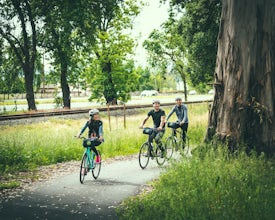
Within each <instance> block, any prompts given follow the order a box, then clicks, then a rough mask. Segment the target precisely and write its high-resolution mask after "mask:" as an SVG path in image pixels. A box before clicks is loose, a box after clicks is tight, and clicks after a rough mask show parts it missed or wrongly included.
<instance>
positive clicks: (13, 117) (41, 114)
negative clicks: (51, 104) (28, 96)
mask: <svg viewBox="0 0 275 220" xmlns="http://www.w3.org/2000/svg"><path fill="white" fill-rule="evenodd" d="M204 102H206V103H211V102H213V100H204V101H190V102H184V103H185V104H196V103H204ZM174 104H175V103H174V102H172V103H161V106H171V105H174ZM149 107H152V104H143V105H140V104H139V105H115V106H104V107H97V108H98V109H99V111H103V112H104V111H114V110H124V109H125V110H126V109H127V110H128V109H136V108H149ZM89 109H90V108H83V109H62V110H52V111H50V110H49V111H43V112H39V111H38V112H28V113H24V114H14V115H0V121H10V120H18V119H28V118H39V117H52V116H61V115H75V114H84V113H87V111H88V110H89Z"/></svg>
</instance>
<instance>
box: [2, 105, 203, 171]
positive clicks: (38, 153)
mask: <svg viewBox="0 0 275 220" xmlns="http://www.w3.org/2000/svg"><path fill="white" fill-rule="evenodd" d="M148 110H149V109H146V110H138V111H137V112H135V114H133V113H132V114H130V115H128V116H127V117H126V129H124V121H123V117H122V116H119V113H121V112H117V113H118V114H113V115H117V116H111V120H110V123H109V120H108V117H107V116H106V113H101V115H102V120H103V123H104V138H105V143H104V144H102V145H101V146H99V149H100V150H101V152H102V153H103V157H104V158H109V157H114V156H117V155H130V154H135V153H137V152H138V150H139V147H140V145H141V144H142V142H144V141H145V140H146V136H145V135H143V134H142V132H141V130H140V129H138V127H139V125H140V123H141V121H142V120H143V119H144V117H145V116H146V114H147V111H148ZM165 110H166V112H168V111H169V110H170V109H169V108H165ZM189 111H190V115H189V117H190V120H191V121H192V124H191V125H190V129H189V136H190V138H191V141H192V144H193V145H197V144H199V143H200V142H201V141H202V139H203V135H204V131H205V127H206V122H207V121H206V120H207V105H206V104H201V105H190V106H189ZM87 119H88V118H82V119H78V120H75V119H66V120H64V119H51V120H49V121H45V122H40V123H35V124H28V125H16V126H2V127H1V133H0V161H1V164H0V174H1V175H5V174H9V173H14V172H18V171H25V170H30V169H35V168H36V167H37V166H42V165H49V164H55V163H58V162H65V161H70V160H80V158H81V155H82V153H83V148H82V142H81V140H80V139H77V138H74V135H76V134H77V133H78V132H79V130H80V129H81V128H82V126H83V124H84V123H85V122H86V120H87ZM172 120H173V118H172ZM147 125H148V126H151V125H152V121H149V122H148V124H147ZM166 133H167V134H166V135H168V132H166Z"/></svg>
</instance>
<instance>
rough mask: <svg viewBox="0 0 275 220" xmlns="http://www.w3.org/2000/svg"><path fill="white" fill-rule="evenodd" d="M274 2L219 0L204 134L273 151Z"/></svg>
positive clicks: (274, 115) (231, 145) (266, 0)
mask: <svg viewBox="0 0 275 220" xmlns="http://www.w3.org/2000/svg"><path fill="white" fill-rule="evenodd" d="M273 2H274V1H273V0H243V1H240V0H224V1H223V6H222V15H221V23H220V32H219V36H218V52H217V60H216V68H215V83H214V88H215V96H214V103H213V105H212V109H211V112H210V116H209V124H208V130H207V135H206V137H207V138H208V139H212V138H213V137H214V136H217V137H218V138H219V139H220V140H222V141H228V144H229V147H233V148H235V147H238V146H239V145H240V144H243V143H244V144H246V146H248V149H252V148H253V149H254V148H255V149H256V150H257V151H258V152H260V151H264V152H267V153H270V154H271V153H274V152H275V112H274V111H275V70H274V59H275V49H274V48H275V47H274V44H275V43H274V41H275V37H274V18H275V14H274V3H273Z"/></svg>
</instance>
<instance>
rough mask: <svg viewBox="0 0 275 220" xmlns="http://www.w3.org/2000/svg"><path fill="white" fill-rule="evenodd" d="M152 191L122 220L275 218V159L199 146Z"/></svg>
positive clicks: (130, 204) (129, 205)
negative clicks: (189, 157) (232, 153)
mask: <svg viewBox="0 0 275 220" xmlns="http://www.w3.org/2000/svg"><path fill="white" fill-rule="evenodd" d="M152 186H153V191H152V192H151V193H143V194H141V195H139V196H136V197H132V198H130V199H128V200H126V201H125V202H124V203H123V205H122V206H121V207H120V208H119V209H118V214H119V219H217V220H218V219H228V220H229V219H242V220H243V219H247V220H250V219H255V220H258V219H270V220H271V219H274V214H275V213H274V212H275V172H274V160H270V159H269V160H267V159H266V158H265V156H264V155H261V156H260V157H257V156H255V155H250V156H247V155H246V154H245V153H240V154H239V155H238V156H237V157H233V156H229V155H228V154H226V152H225V151H224V150H223V148H222V146H220V148H219V149H218V150H213V149H211V146H210V147H209V149H208V150H205V147H203V146H201V147H200V148H197V150H196V152H195V153H194V155H193V157H192V158H191V159H189V160H186V159H185V160H182V161H180V162H174V163H172V164H171V167H169V168H167V172H165V173H163V174H162V175H161V177H160V179H159V180H158V181H156V182H154V183H153V184H152Z"/></svg>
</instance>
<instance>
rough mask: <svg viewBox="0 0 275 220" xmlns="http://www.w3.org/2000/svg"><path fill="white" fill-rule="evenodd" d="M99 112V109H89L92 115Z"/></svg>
mask: <svg viewBox="0 0 275 220" xmlns="http://www.w3.org/2000/svg"><path fill="white" fill-rule="evenodd" d="M98 113H99V111H98V109H96V108H95V109H91V110H90V111H89V116H91V117H93V116H94V115H95V114H98Z"/></svg>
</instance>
